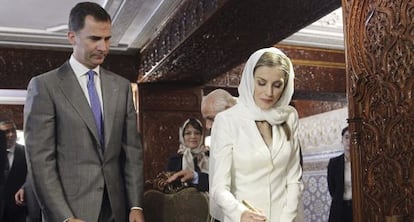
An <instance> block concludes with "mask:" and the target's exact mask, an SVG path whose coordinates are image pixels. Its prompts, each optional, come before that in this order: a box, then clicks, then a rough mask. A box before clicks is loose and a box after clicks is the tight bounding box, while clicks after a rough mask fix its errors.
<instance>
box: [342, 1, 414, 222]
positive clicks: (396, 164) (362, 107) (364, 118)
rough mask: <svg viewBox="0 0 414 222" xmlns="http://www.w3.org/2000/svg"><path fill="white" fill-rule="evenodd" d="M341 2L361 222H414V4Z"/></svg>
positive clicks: (357, 212)
mask: <svg viewBox="0 0 414 222" xmlns="http://www.w3.org/2000/svg"><path fill="white" fill-rule="evenodd" d="M342 3H343V10H344V15H345V19H344V21H345V23H346V44H347V48H346V50H347V61H348V70H347V71H348V92H349V93H348V96H349V104H350V106H349V117H350V127H351V131H352V132H353V134H352V137H351V140H352V141H351V147H352V150H353V151H352V164H353V166H352V168H353V169H352V173H353V178H352V179H353V181H354V182H353V196H354V197H353V199H354V211H355V214H354V219H356V221H414V220H413V218H414V127H413V126H414V111H413V110H414V102H413V95H414V94H413V92H414V84H413V83H414V63H413V61H414V51H413V49H414V2H413V1H412V0H377V1H374V0H359V1H356V0H354V1H352V0H349V1H347V0H343V1H342Z"/></svg>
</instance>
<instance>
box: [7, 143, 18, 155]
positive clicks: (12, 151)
mask: <svg viewBox="0 0 414 222" xmlns="http://www.w3.org/2000/svg"><path fill="white" fill-rule="evenodd" d="M15 150H16V145H14V146H13V147H12V148H10V149H7V152H9V153H13V154H14V151H15Z"/></svg>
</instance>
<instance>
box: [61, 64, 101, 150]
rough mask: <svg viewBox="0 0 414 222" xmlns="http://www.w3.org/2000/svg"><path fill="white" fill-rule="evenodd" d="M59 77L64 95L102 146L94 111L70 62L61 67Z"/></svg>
mask: <svg viewBox="0 0 414 222" xmlns="http://www.w3.org/2000/svg"><path fill="white" fill-rule="evenodd" d="M58 76H59V78H60V80H61V81H60V82H59V83H58V84H59V87H60V89H61V90H62V93H63V94H64V95H65V97H66V98H67V100H68V102H69V103H70V104H72V106H73V108H74V109H75V110H76V112H77V113H78V114H79V116H80V118H81V119H82V120H83V121H84V122H85V123H86V125H87V126H88V128H89V130H90V131H91V133H92V135H93V137H94V138H95V140H96V141H97V144H100V142H99V136H98V132H97V128H96V125H95V119H94V117H93V113H92V110H91V108H90V106H89V103H88V100H87V99H86V97H85V94H84V93H83V90H82V88H81V87H80V85H79V82H78V80H77V79H76V76H75V73H73V70H72V68H71V67H70V65H69V62H66V63H65V64H64V65H62V66H61V67H60V69H59V72H58ZM99 146H100V145H99ZM98 152H99V153H100V155H101V157H102V151H101V149H98Z"/></svg>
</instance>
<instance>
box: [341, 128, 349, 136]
mask: <svg viewBox="0 0 414 222" xmlns="http://www.w3.org/2000/svg"><path fill="white" fill-rule="evenodd" d="M346 131H348V127H345V128H343V129H342V132H341V136H344V134H345V132H346Z"/></svg>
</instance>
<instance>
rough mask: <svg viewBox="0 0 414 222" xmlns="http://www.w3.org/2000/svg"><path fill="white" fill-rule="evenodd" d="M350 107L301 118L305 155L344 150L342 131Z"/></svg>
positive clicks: (300, 137) (300, 128) (300, 132)
mask: <svg viewBox="0 0 414 222" xmlns="http://www.w3.org/2000/svg"><path fill="white" fill-rule="evenodd" d="M347 119H348V109H347V108H346V107H345V108H342V109H337V110H333V111H329V112H325V113H321V114H317V115H313V116H308V117H305V118H301V119H299V140H300V144H301V147H302V152H303V154H304V155H306V154H313V153H321V152H326V151H338V150H342V147H341V131H342V129H343V128H344V127H345V126H347Z"/></svg>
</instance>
